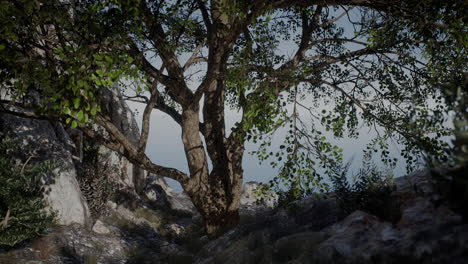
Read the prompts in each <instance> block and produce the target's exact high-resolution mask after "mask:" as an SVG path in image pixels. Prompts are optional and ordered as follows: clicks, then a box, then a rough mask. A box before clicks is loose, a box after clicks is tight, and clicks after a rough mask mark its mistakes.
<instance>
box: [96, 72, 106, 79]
mask: <svg viewBox="0 0 468 264" xmlns="http://www.w3.org/2000/svg"><path fill="white" fill-rule="evenodd" d="M96 73H97V74H98V75H99V77H101V78H102V77H104V72H103V71H102V70H97V71H96Z"/></svg>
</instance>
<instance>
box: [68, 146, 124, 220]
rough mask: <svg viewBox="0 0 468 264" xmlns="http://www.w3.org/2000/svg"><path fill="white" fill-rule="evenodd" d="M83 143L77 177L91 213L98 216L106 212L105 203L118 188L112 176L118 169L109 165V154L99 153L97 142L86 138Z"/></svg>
mask: <svg viewBox="0 0 468 264" xmlns="http://www.w3.org/2000/svg"><path fill="white" fill-rule="evenodd" d="M83 145H84V146H83V162H82V164H81V165H80V166H79V170H78V177H77V179H78V183H79V185H80V189H81V192H82V193H83V196H84V197H85V199H86V202H87V203H88V206H89V208H90V209H91V214H92V215H93V216H94V217H96V218H98V217H99V216H101V215H107V214H108V207H107V206H106V203H107V201H109V200H111V199H112V196H113V195H114V193H115V190H117V189H118V188H117V183H116V181H115V180H114V179H113V177H112V176H113V175H116V174H118V170H117V169H116V168H113V167H112V166H111V162H110V158H109V156H106V155H100V153H99V145H98V144H95V142H93V141H91V140H90V139H88V138H86V140H85V141H84V144H83Z"/></svg>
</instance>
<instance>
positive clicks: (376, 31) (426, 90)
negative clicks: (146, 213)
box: [0, 0, 468, 234]
mask: <svg viewBox="0 0 468 264" xmlns="http://www.w3.org/2000/svg"><path fill="white" fill-rule="evenodd" d="M466 11H467V10H466V5H465V3H464V1H461V0H460V1H458V0H457V1H436V0H423V1H413V0H412V1H381V0H370V1H359V0H331V1H288V0H250V1H248V0H244V1H222V0H213V1H205V0H177V1H164V0H160V1H151V0H146V1H144V0H107V1H104V0H102V1H99V0H95V1H93V0H83V1H78V0H75V1H73V0H69V1H57V0H55V1H54V0H36V1H29V0H15V1H0V24H1V28H2V31H1V33H0V35H1V40H0V52H1V55H0V67H1V68H0V76H1V78H0V81H1V85H2V86H1V90H2V94H5V93H7V94H9V97H5V98H2V111H5V112H8V113H15V114H19V115H23V116H29V117H36V118H53V119H56V120H60V121H62V122H64V123H66V124H69V125H70V126H71V127H72V128H79V129H81V130H82V131H83V132H84V133H85V134H86V135H87V136H89V137H93V138H96V139H100V140H102V144H104V145H105V146H107V147H108V148H110V149H112V150H115V151H117V152H119V153H121V154H122V155H124V156H126V157H127V158H128V159H129V160H130V161H132V162H133V163H135V164H136V165H138V166H141V167H142V168H144V169H146V170H148V171H150V172H153V173H156V174H159V175H161V176H164V177H169V178H172V179H174V180H176V181H178V182H180V183H181V185H182V187H183V188H184V191H186V192H187V193H188V194H189V196H190V197H191V199H192V201H193V202H194V204H195V206H196V207H197V209H198V210H199V211H200V213H201V214H202V216H203V218H204V220H205V226H206V229H207V231H208V233H210V234H215V233H218V232H220V230H222V229H224V228H225V227H227V226H231V225H232V224H236V223H237V221H238V208H239V199H240V188H241V185H242V177H243V176H242V175H243V169H242V158H243V153H244V144H245V142H247V141H253V142H259V143H260V148H259V151H258V152H257V154H258V156H259V158H260V160H269V161H270V162H271V165H272V166H278V167H279V168H280V175H279V176H278V177H276V178H275V181H276V183H277V184H278V183H283V184H286V185H287V186H288V187H290V188H291V189H292V190H294V192H296V193H297V195H300V194H301V193H304V192H311V191H326V189H327V186H326V184H324V183H323V180H322V179H323V177H324V176H325V175H326V174H330V173H332V169H333V166H335V165H336V164H337V163H340V162H341V161H342V149H341V148H340V146H334V145H333V144H331V143H330V142H329V141H328V140H327V138H326V137H325V136H324V134H323V133H322V132H321V131H320V130H319V129H317V124H321V125H322V126H324V127H325V128H326V129H327V130H329V131H331V132H332V133H333V135H334V136H335V137H343V136H344V135H348V136H350V137H356V136H357V135H358V132H359V127H360V126H361V124H362V123H364V124H365V125H368V126H370V127H373V126H379V127H382V128H383V129H381V130H379V133H378V136H377V137H376V138H375V139H373V140H372V141H371V142H370V143H371V144H370V145H369V146H368V149H367V152H366V155H374V154H372V153H375V152H377V153H378V154H379V155H380V157H381V159H382V161H383V162H385V164H387V165H389V166H395V164H396V161H395V159H394V158H393V157H391V156H390V155H389V151H388V141H387V140H388V139H389V138H393V139H394V140H397V141H398V142H399V143H400V144H403V145H404V146H405V147H404V149H403V150H402V154H403V156H405V157H406V158H407V162H408V164H409V166H410V167H411V166H414V165H415V160H416V158H417V157H418V156H419V157H422V156H425V157H429V158H430V159H431V160H434V161H438V162H443V161H445V160H447V158H449V154H450V153H449V150H450V146H449V145H448V144H447V143H446V142H445V141H444V140H443V137H444V136H450V135H453V131H452V130H451V129H449V128H447V127H446V126H445V125H444V122H446V121H447V118H448V116H447V113H448V112H449V111H450V110H456V113H457V117H456V119H457V120H460V122H459V123H458V124H459V126H460V127H461V128H460V129H459V130H460V131H466V120H467V114H466V100H465V101H463V100H462V99H461V98H464V97H465V96H466V86H465V84H466V58H467V56H466V55H467V54H466V44H467V34H466V20H467V17H466V14H467V13H468V12H466ZM117 83H121V84H123V87H125V89H124V90H125V91H124V94H125V96H126V98H127V99H129V100H134V101H138V102H141V103H143V104H145V105H146V106H145V110H144V112H143V122H142V128H141V136H140V140H139V142H138V144H132V143H131V142H130V141H129V140H128V139H127V138H126V137H125V135H124V134H123V133H122V132H121V131H119V130H118V129H117V128H116V127H115V126H114V125H113V124H112V122H111V121H110V119H109V117H108V116H107V115H106V113H105V112H104V111H102V109H101V107H100V95H101V93H102V91H103V89H111V90H112V89H116V87H117V86H116V85H117ZM304 98H308V99H307V100H303V99H304ZM318 102H326V103H330V104H331V105H332V106H333V108H330V109H325V110H323V111H317V107H316V104H317V103H318ZM226 107H230V108H232V109H236V110H238V111H240V112H241V113H242V117H241V120H240V121H239V122H237V123H236V124H235V125H234V127H233V128H232V130H231V131H225V130H226V129H225V108H226ZM20 109H23V110H20ZM24 109H33V110H34V111H33V112H32V111H26V110H24ZM154 110H156V111H161V112H163V113H165V114H167V115H168V116H170V117H171V118H172V119H173V120H174V121H175V122H176V123H178V124H179V125H180V126H181V128H182V135H181V140H182V142H183V145H184V150H185V154H186V158H187V163H188V167H189V171H188V172H182V171H180V170H177V169H174V168H168V167H165V166H164V165H163V164H155V163H154V162H152V161H151V160H150V159H149V158H148V157H147V156H146V154H145V150H146V147H147V146H146V145H147V141H148V136H149V129H150V115H151V112H152V111H154ZM304 113H306V116H304ZM306 118H311V120H313V121H312V122H310V121H306ZM96 126H97V127H100V128H102V129H101V130H96V129H95V128H96ZM279 127H287V128H289V130H288V133H287V135H286V137H285V140H284V144H282V145H281V146H280V150H279V151H278V152H274V151H271V150H270V149H269V148H268V147H269V145H270V144H271V135H272V134H273V133H274V132H275V131H276V130H277V129H278V128H279ZM102 131H105V133H103V132H102ZM463 133H465V134H466V132H462V134H463ZM460 138H461V137H460ZM202 139H203V140H202ZM462 146H463V144H462ZM465 146H466V145H465ZM460 149H463V148H462V147H461V148H460ZM208 159H210V160H211V165H212V167H211V169H210V167H209V166H208V162H207V160H208ZM319 167H321V168H325V169H324V171H325V175H324V174H322V173H319V172H318V168H319Z"/></svg>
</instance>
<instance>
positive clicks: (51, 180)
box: [0, 113, 90, 225]
mask: <svg viewBox="0 0 468 264" xmlns="http://www.w3.org/2000/svg"><path fill="white" fill-rule="evenodd" d="M0 128H1V129H0V130H1V131H2V132H3V133H6V135H7V136H8V137H9V138H11V139H13V140H16V141H17V142H19V144H20V147H21V149H22V150H23V152H22V153H17V154H18V157H17V158H18V159H20V160H22V162H25V161H26V160H27V159H28V158H30V157H32V158H31V160H30V162H44V161H52V162H53V164H54V165H55V167H56V168H55V169H54V170H53V171H52V172H50V173H47V174H44V175H43V176H42V182H43V188H44V199H45V200H46V201H47V203H48V204H49V206H50V208H51V209H52V210H54V211H56V212H57V217H58V223H59V224H61V225H69V224H72V223H78V224H82V225H84V224H87V223H88V218H89V216H90V212H89V209H88V205H87V203H86V201H85V199H84V197H83V196H82V194H81V191H80V187H79V185H78V181H77V179H76V176H77V173H76V170H75V166H74V163H73V155H72V153H71V152H70V150H71V149H74V148H75V147H74V146H73V142H72V140H71V139H70V138H69V137H68V135H67V133H66V132H65V130H64V128H63V127H62V125H60V124H55V123H51V122H50V121H46V120H33V119H26V118H21V117H16V116H12V115H9V114H4V113H0Z"/></svg>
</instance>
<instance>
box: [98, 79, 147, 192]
mask: <svg viewBox="0 0 468 264" xmlns="http://www.w3.org/2000/svg"><path fill="white" fill-rule="evenodd" d="M102 106H103V111H104V112H105V113H107V114H108V115H109V116H110V118H111V121H112V123H113V124H114V125H115V126H116V127H117V128H118V129H119V130H120V131H121V132H122V133H123V134H124V135H125V136H126V137H127V138H128V139H129V140H130V142H131V143H132V144H134V145H137V144H138V141H139V138H140V130H139V128H138V124H137V122H136V119H135V116H134V114H133V112H132V111H131V110H130V108H129V107H128V105H127V103H126V102H125V100H124V99H123V97H122V95H121V93H120V91H119V89H118V87H117V86H116V87H114V88H113V89H103V90H102ZM99 152H100V153H101V155H103V156H109V159H110V160H111V161H112V162H111V164H112V165H113V166H116V167H118V168H119V171H120V172H121V173H122V175H123V181H124V183H125V184H126V185H127V186H129V187H131V188H132V189H135V190H136V192H137V193H141V192H142V191H143V189H144V187H145V184H146V172H145V171H144V170H143V169H141V168H139V167H138V166H135V165H133V164H131V163H130V162H129V161H128V160H127V159H126V158H125V157H123V156H122V155H120V154H117V153H116V152H114V151H112V150H109V149H107V148H105V147H100V150H99Z"/></svg>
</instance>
